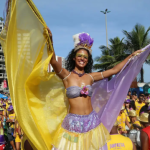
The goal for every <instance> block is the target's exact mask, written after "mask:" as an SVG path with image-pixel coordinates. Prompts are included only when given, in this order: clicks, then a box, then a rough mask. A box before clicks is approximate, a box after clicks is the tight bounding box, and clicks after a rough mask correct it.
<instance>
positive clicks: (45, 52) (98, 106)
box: [0, 0, 150, 150]
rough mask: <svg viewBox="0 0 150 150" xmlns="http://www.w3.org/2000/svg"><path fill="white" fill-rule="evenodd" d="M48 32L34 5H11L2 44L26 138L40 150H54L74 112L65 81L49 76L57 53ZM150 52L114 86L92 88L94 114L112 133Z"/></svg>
mask: <svg viewBox="0 0 150 150" xmlns="http://www.w3.org/2000/svg"><path fill="white" fill-rule="evenodd" d="M46 27H47V25H46V23H45V21H44V20H43V18H42V16H41V15H40V13H39V12H38V10H37V9H36V7H35V5H34V4H33V2H32V0H9V1H8V11H7V18H6V22H5V28H4V30H3V31H2V33H1V34H0V40H1V43H2V46H3V50H4V55H5V63H6V70H7V76H8V82H9V89H10V95H11V99H12V103H13V106H14V110H15V113H16V117H17V120H18V122H19V124H20V126H21V128H22V130H23V132H24V133H25V135H26V136H27V138H28V139H29V140H30V141H31V142H32V144H33V146H34V147H35V148H34V149H38V150H50V149H51V148H52V141H53V140H54V137H56V135H58V132H57V131H58V130H60V125H61V123H62V121H63V119H64V118H65V116H66V114H67V110H68V101H67V98H66V94H65V88H64V86H63V83H62V81H61V80H60V79H59V78H58V77H57V76H56V75H55V73H48V72H47V66H48V64H49V61H50V59H51V57H52V55H53V49H52V45H51V42H50V39H49V36H48V33H47V30H46ZM149 52H150V45H148V46H147V47H145V48H144V52H143V53H142V54H140V55H139V57H138V56H135V57H134V58H132V59H131V60H129V61H128V63H127V64H126V65H125V67H124V69H122V71H121V72H120V73H118V74H117V75H116V76H115V77H114V78H113V79H112V80H111V81H109V82H108V81H107V79H104V80H102V81H99V82H96V83H94V84H93V85H92V88H93V95H92V105H93V109H94V110H95V111H96V112H97V113H98V115H99V117H100V118H101V122H102V123H103V124H104V126H105V127H106V128H107V129H108V131H110V130H111V128H112V125H113V123H114V122H115V120H116V118H117V115H118V113H119V111H120V108H121V106H122V104H123V102H124V100H125V97H126V94H127V92H128V89H129V87H130V84H131V82H132V81H133V79H134V78H135V77H136V75H137V74H138V73H139V71H140V69H141V67H142V64H143V62H144V61H145V59H146V58H147V56H148V54H149ZM61 131H62V130H61ZM95 134H96V132H95ZM93 142H94V141H93ZM95 142H96V141H95ZM56 145H57V144H56Z"/></svg>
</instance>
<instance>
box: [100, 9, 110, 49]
mask: <svg viewBox="0 0 150 150" xmlns="http://www.w3.org/2000/svg"><path fill="white" fill-rule="evenodd" d="M101 12H102V13H103V14H105V24H106V45H107V48H108V34H107V13H110V11H108V9H106V10H105V11H101Z"/></svg>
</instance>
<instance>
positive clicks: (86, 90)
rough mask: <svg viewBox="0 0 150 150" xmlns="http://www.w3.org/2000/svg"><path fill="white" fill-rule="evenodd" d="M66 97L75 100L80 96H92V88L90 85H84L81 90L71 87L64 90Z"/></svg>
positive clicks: (77, 87)
mask: <svg viewBox="0 0 150 150" xmlns="http://www.w3.org/2000/svg"><path fill="white" fill-rule="evenodd" d="M66 90H67V91H66V95H67V97H68V98H76V97H80V96H82V95H87V96H90V97H91V96H92V87H91V85H86V86H84V87H83V88H81V87H79V86H71V87H69V88H67V89H66Z"/></svg>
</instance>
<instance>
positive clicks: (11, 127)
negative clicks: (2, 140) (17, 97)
mask: <svg viewBox="0 0 150 150" xmlns="http://www.w3.org/2000/svg"><path fill="white" fill-rule="evenodd" d="M8 111H9V118H7V122H8V123H9V129H8V131H7V136H8V141H9V142H10V144H11V146H12V147H13V150H16V148H15V143H14V140H15V139H14V136H13V134H14V123H15V113H14V109H13V106H12V105H11V106H9V108H8Z"/></svg>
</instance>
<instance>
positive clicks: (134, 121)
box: [129, 110, 141, 130]
mask: <svg viewBox="0 0 150 150" xmlns="http://www.w3.org/2000/svg"><path fill="white" fill-rule="evenodd" d="M129 117H130V120H131V127H130V129H131V130H132V129H137V128H138V129H140V128H141V124H140V122H139V121H138V120H137V118H136V111H135V110H130V111H129Z"/></svg>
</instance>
